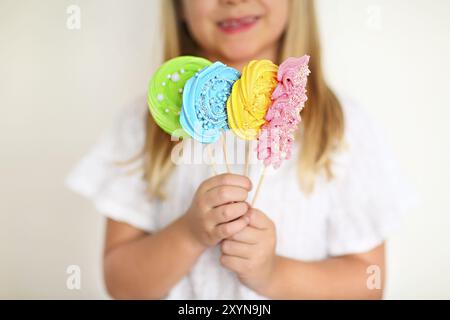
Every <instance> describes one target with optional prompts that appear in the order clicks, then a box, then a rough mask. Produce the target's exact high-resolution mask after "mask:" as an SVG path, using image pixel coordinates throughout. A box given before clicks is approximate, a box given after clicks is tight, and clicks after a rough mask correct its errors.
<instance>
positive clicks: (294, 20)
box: [142, 0, 344, 198]
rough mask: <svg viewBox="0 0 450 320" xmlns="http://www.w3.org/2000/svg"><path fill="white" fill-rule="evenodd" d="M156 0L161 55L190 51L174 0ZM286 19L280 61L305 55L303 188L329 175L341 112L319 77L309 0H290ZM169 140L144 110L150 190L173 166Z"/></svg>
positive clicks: (156, 191)
mask: <svg viewBox="0 0 450 320" xmlns="http://www.w3.org/2000/svg"><path fill="white" fill-rule="evenodd" d="M161 2H162V19H161V20H162V29H163V30H162V31H163V35H164V51H163V59H164V61H165V60H168V59H171V58H173V57H176V56H180V55H195V54H196V53H197V52H198V47H197V45H196V43H195V42H194V40H193V39H192V37H191V35H190V34H189V32H188V30H187V27H186V25H185V24H184V23H183V21H182V19H181V18H180V15H181V12H179V10H180V5H178V1H177V0H171V1H167V0H164V1H161ZM289 12H290V13H289V14H290V16H289V22H288V24H287V27H286V30H285V31H284V33H283V35H282V37H281V39H280V46H279V49H280V50H279V57H278V61H276V63H280V61H283V60H284V59H285V58H287V57H289V56H301V55H303V54H305V53H307V54H309V55H310V56H311V60H310V70H311V75H310V77H309V80H308V101H307V103H306V107H305V108H304V110H303V111H302V123H301V130H299V134H298V137H297V141H299V143H300V144H301V145H302V148H301V152H300V155H299V159H298V162H297V163H298V170H297V172H298V174H299V182H300V185H301V188H302V190H303V191H304V192H305V193H310V192H311V191H312V190H313V188H314V181H315V178H316V176H317V175H318V174H319V173H321V172H323V173H324V174H325V175H326V177H327V178H328V179H331V178H332V176H333V175H332V172H331V157H332V154H333V153H334V152H335V151H336V149H337V148H338V147H339V146H340V145H341V143H342V140H343V132H344V117H343V112H342V108H341V105H340V103H339V101H338V99H337V98H336V96H335V94H334V93H333V91H332V90H331V89H330V88H329V87H328V85H327V84H326V82H325V79H324V75H323V72H322V64H321V48H320V41H319V32H318V26H317V21H316V13H315V5H314V0H291V1H290V8H289ZM177 143H178V142H174V141H171V139H170V138H169V136H168V135H167V134H166V133H165V132H164V131H162V130H161V129H160V128H159V127H158V126H157V125H156V123H155V122H154V120H153V118H152V117H151V116H150V114H149V116H148V119H147V132H146V142H145V145H144V149H143V151H142V153H143V155H144V168H143V169H144V177H145V179H146V181H147V183H148V185H147V186H148V191H149V193H150V195H152V196H155V197H158V198H162V197H164V192H163V187H164V184H165V182H166V181H167V179H168V177H169V176H170V173H171V172H172V169H173V166H174V165H173V163H172V161H171V158H170V154H171V151H172V148H173V146H174V145H175V144H177Z"/></svg>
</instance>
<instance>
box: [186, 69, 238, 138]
mask: <svg viewBox="0 0 450 320" xmlns="http://www.w3.org/2000/svg"><path fill="white" fill-rule="evenodd" d="M239 77H240V73H239V71H237V70H236V69H234V68H231V67H228V66H226V65H224V64H223V63H221V62H215V63H213V64H212V65H210V66H208V67H205V68H203V69H202V70H201V71H199V72H198V73H197V74H196V75H195V76H194V77H192V78H191V79H189V80H188V81H187V82H186V85H185V86H184V89H183V105H182V108H181V115H180V124H181V126H182V127H183V129H184V130H185V131H186V132H187V133H188V134H189V135H190V136H191V137H192V138H194V139H195V140H197V141H199V142H201V143H204V144H210V143H214V142H216V141H217V140H218V139H219V137H220V135H221V134H222V130H228V129H229V127H228V118H227V108H226V105H227V99H228V97H229V95H230V93H231V89H232V87H233V84H234V82H235V81H236V80H238V79H239Z"/></svg>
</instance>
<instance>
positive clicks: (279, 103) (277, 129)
mask: <svg viewBox="0 0 450 320" xmlns="http://www.w3.org/2000/svg"><path fill="white" fill-rule="evenodd" d="M308 63H309V56H308V55H304V56H303V57H300V58H292V57H291V58H288V59H286V60H285V61H284V62H283V63H282V64H281V65H280V67H279V69H278V74H277V78H278V81H279V83H278V85H277V86H276V88H275V90H274V92H273V93H272V100H273V103H272V105H271V106H270V107H269V109H268V111H267V114H266V116H265V120H266V121H267V122H266V123H265V124H264V125H263V126H262V128H261V133H260V135H259V137H258V146H257V153H258V159H259V160H263V163H264V165H265V166H266V167H268V166H270V165H272V166H273V168H274V169H277V168H279V167H280V165H281V163H282V162H283V160H288V159H289V158H290V157H291V154H292V146H293V142H294V135H295V130H296V129H297V127H298V124H299V122H300V120H301V119H300V111H301V110H302V109H303V107H304V106H305V102H306V100H307V99H308V98H307V96H306V84H307V80H308V75H309V74H310V73H311V72H310V70H309V68H308Z"/></svg>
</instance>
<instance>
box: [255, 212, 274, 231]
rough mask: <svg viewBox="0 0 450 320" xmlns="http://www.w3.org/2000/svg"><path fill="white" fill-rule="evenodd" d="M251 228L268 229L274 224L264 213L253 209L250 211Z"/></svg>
mask: <svg viewBox="0 0 450 320" xmlns="http://www.w3.org/2000/svg"><path fill="white" fill-rule="evenodd" d="M249 217H250V224H249V225H250V226H252V227H254V228H257V229H261V230H264V229H268V228H270V227H271V224H272V223H273V222H272V220H270V219H269V218H268V217H267V216H266V215H265V214H264V213H263V212H262V211H260V210H258V209H254V208H251V209H250V210H249Z"/></svg>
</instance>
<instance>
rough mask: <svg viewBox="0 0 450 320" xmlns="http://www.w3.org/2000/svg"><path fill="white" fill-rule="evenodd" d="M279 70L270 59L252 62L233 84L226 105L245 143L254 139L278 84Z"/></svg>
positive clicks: (232, 122)
mask: <svg viewBox="0 0 450 320" xmlns="http://www.w3.org/2000/svg"><path fill="white" fill-rule="evenodd" d="M277 70H278V67H277V66H276V65H275V64H273V63H272V62H271V61H269V60H253V61H251V62H250V63H249V64H248V65H247V66H245V67H244V70H243V72H242V77H241V79H240V80H238V81H236V82H235V84H234V85H233V90H232V92H231V97H230V99H228V103H227V113H228V123H229V126H230V128H231V129H232V130H233V132H234V133H235V134H236V135H237V136H238V137H240V138H242V139H245V140H255V139H256V137H257V136H258V133H259V130H260V128H261V126H262V125H263V124H264V123H265V122H266V121H265V120H264V116H265V115H266V112H267V109H268V108H269V105H270V103H271V96H272V92H273V90H274V89H275V86H276V85H277Z"/></svg>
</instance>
